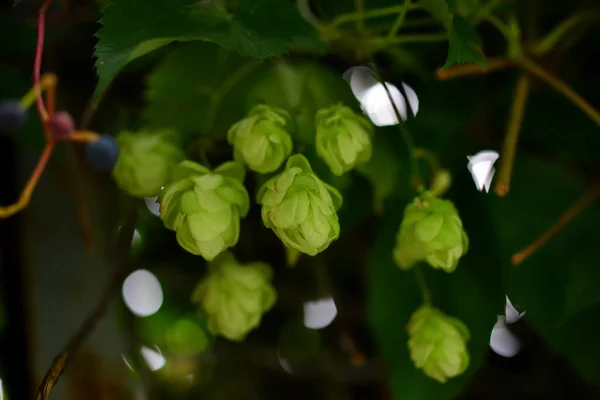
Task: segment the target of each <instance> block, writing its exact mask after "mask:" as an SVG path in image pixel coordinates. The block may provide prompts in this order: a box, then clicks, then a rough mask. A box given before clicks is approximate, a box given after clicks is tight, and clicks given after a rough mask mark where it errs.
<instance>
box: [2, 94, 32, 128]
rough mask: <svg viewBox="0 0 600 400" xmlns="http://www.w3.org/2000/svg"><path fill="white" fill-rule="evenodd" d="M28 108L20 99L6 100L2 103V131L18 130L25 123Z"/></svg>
mask: <svg viewBox="0 0 600 400" xmlns="http://www.w3.org/2000/svg"><path fill="white" fill-rule="evenodd" d="M26 120H27V110H26V109H24V108H22V107H21V103H19V101H18V100H6V101H3V102H2V103H0V132H16V131H18V130H19V129H21V128H22V127H23V125H25V121H26Z"/></svg>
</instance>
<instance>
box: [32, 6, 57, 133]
mask: <svg viewBox="0 0 600 400" xmlns="http://www.w3.org/2000/svg"><path fill="white" fill-rule="evenodd" d="M52 1H53V0H46V1H45V2H44V4H43V5H42V8H40V11H39V14H38V22H37V24H38V32H37V44H36V47H35V60H34V64H33V85H34V87H35V88H36V89H35V93H36V102H37V108H38V112H39V113H40V117H41V118H42V122H43V123H44V125H47V124H48V120H49V119H50V117H49V116H48V111H47V110H46V106H45V105H44V100H43V99H42V90H41V87H40V86H41V85H40V71H41V69H42V55H43V53H44V34H45V25H46V12H47V11H48V8H50V6H51V5H52Z"/></svg>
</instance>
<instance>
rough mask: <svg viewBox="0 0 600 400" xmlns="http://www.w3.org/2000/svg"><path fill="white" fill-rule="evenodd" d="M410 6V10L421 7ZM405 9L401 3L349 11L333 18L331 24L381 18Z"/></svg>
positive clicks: (333, 25)
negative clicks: (399, 4)
mask: <svg viewBox="0 0 600 400" xmlns="http://www.w3.org/2000/svg"><path fill="white" fill-rule="evenodd" d="M408 8H409V9H410V10H412V9H417V8H420V6H419V5H418V4H411V6H410V7H408ZM403 9H404V5H401V6H391V7H384V8H375V9H372V10H365V11H363V12H351V13H347V14H340V15H338V16H337V17H335V18H333V20H332V21H331V26H332V27H335V26H338V25H341V24H344V23H346V22H352V21H357V20H366V19H371V18H379V17H385V16H388V15H394V14H398V13H401V12H402V10H403Z"/></svg>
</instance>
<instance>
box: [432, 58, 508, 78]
mask: <svg viewBox="0 0 600 400" xmlns="http://www.w3.org/2000/svg"><path fill="white" fill-rule="evenodd" d="M514 64H515V62H514V61H513V60H511V59H509V58H488V60H487V66H486V68H481V67H480V66H479V65H477V64H464V65H457V66H454V67H451V68H448V69H442V68H438V69H437V70H436V71H435V76H436V78H437V79H439V80H442V81H443V80H448V79H452V78H462V77H464V76H471V75H484V74H487V73H489V72H494V71H499V70H502V69H505V68H508V67H510V66H513V65H514Z"/></svg>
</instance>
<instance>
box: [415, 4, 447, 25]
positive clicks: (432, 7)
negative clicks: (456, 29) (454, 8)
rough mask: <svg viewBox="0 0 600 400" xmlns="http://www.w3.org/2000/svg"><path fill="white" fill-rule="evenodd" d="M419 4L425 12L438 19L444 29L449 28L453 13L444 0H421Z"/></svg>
mask: <svg viewBox="0 0 600 400" xmlns="http://www.w3.org/2000/svg"><path fill="white" fill-rule="evenodd" d="M420 4H421V5H422V6H423V8H424V9H425V10H427V12H429V13H430V14H431V15H433V16H434V17H435V18H436V19H437V20H439V21H440V22H441V23H442V24H443V25H444V27H445V28H446V29H448V30H450V29H451V27H452V17H453V15H452V13H451V12H450V8H449V7H448V3H447V2H446V0H422V1H421V2H420Z"/></svg>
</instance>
